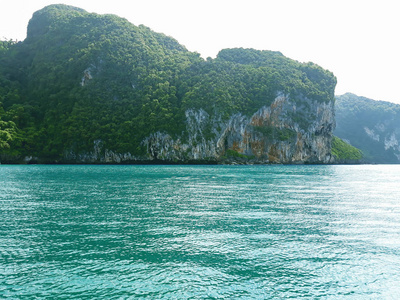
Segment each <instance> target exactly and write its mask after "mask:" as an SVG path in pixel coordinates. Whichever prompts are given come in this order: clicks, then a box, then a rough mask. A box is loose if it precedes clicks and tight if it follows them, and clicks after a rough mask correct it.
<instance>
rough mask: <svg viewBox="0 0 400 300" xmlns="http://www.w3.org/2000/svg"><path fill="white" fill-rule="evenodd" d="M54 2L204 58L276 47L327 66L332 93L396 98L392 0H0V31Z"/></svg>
mask: <svg viewBox="0 0 400 300" xmlns="http://www.w3.org/2000/svg"><path fill="white" fill-rule="evenodd" d="M53 3H64V4H69V5H73V6H77V7H81V8H83V9H85V10H87V11H88V12H95V13H100V14H104V13H111V14H116V15H118V16H121V17H124V18H126V19H128V20H129V21H130V22H132V23H133V24H135V25H140V24H144V25H146V26H148V27H150V28H151V29H153V30H154V31H157V32H162V33H164V34H166V35H169V36H172V37H174V38H175V39H177V40H178V42H180V43H181V44H183V45H185V46H186V48H188V50H190V51H196V52H199V53H200V54H201V55H202V57H204V58H206V57H208V56H210V57H215V56H216V55H217V53H218V51H219V50H221V49H224V48H233V47H243V48H255V49H259V50H275V51H280V52H282V53H283V54H284V55H285V56H287V57H290V58H292V59H295V60H298V61H301V62H307V61H312V62H314V63H316V64H318V65H320V66H322V67H323V68H326V69H328V70H330V71H332V72H333V73H334V74H335V75H336V77H337V78H338V85H337V87H336V94H337V95H341V94H344V93H346V92H352V93H355V94H357V95H359V96H365V97H368V98H371V99H375V100H385V101H391V102H395V103H399V104H400V92H399V87H400V58H399V55H400V34H399V33H400V8H399V6H400V2H398V1H397V0H376V1H369V0H245V1H244V0H242V1H236V0H168V1H167V0H130V1H129V0H113V1H101V0H60V1H51V0H0V38H1V39H4V38H7V39H14V40H15V39H17V40H23V39H24V38H25V37H26V27H27V24H28V21H29V19H30V18H31V16H32V14H33V13H34V12H35V11H37V10H39V9H41V8H43V7H44V6H46V5H49V4H53Z"/></svg>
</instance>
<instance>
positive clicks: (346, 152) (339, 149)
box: [332, 136, 363, 162]
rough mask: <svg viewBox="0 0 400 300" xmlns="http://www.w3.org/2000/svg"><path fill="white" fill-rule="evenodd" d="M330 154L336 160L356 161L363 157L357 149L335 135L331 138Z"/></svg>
mask: <svg viewBox="0 0 400 300" xmlns="http://www.w3.org/2000/svg"><path fill="white" fill-rule="evenodd" d="M332 155H333V156H335V158H336V160H337V161H338V162H356V161H360V160H361V159H362V158H363V154H362V152H361V151H360V150H359V149H357V148H356V147H353V146H352V145H350V144H348V143H346V142H345V141H343V140H342V139H340V138H338V137H336V136H334V137H333V139H332Z"/></svg>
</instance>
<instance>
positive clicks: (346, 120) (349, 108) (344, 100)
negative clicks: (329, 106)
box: [334, 93, 400, 163]
mask: <svg viewBox="0 0 400 300" xmlns="http://www.w3.org/2000/svg"><path fill="white" fill-rule="evenodd" d="M334 133H335V135H337V136H338V137H340V138H341V139H344V140H346V141H348V142H349V143H350V144H351V145H353V146H355V147H357V148H359V149H360V150H362V152H363V154H364V159H365V161H367V162H371V163H399V162H400V147H399V146H400V105H398V104H394V103H390V102H385V101H375V100H372V99H368V98H365V97H359V96H356V95H354V94H350V93H348V94H345V95H342V96H338V97H337V99H336V130H335V132H334Z"/></svg>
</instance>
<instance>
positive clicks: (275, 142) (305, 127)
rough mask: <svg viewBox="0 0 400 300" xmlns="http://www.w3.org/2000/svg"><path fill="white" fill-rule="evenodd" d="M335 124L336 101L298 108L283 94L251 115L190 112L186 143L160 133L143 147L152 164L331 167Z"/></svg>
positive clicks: (307, 101)
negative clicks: (224, 117)
mask: <svg viewBox="0 0 400 300" xmlns="http://www.w3.org/2000/svg"><path fill="white" fill-rule="evenodd" d="M299 116H301V118H300V117H299ZM334 126H335V121H334V110H333V102H328V103H320V102H316V101H312V100H311V99H302V101H301V102H300V104H297V102H296V101H292V100H291V98H290V97H289V96H287V95H283V94H282V95H279V96H278V97H277V98H276V99H275V101H274V102H273V103H272V104H271V105H270V106H264V107H262V108H260V109H259V110H258V111H257V112H256V113H255V114H253V115H252V116H250V117H247V116H244V115H242V114H240V113H238V114H234V115H232V116H231V117H230V118H229V119H228V120H226V121H223V120H222V117H221V116H220V115H218V114H215V115H213V116H211V115H209V114H208V113H207V112H206V111H205V110H203V109H199V110H193V109H190V110H187V111H186V130H187V138H186V140H184V139H183V138H177V139H175V140H174V139H173V138H172V137H171V136H170V135H168V134H167V133H161V132H156V133H154V134H151V135H150V136H149V137H147V138H146V139H145V140H144V141H143V144H144V145H145V146H146V148H147V159H149V160H163V161H175V162H185V161H194V160H205V161H216V162H229V161H239V162H250V163H331V162H333V157H332V156H331V141H332V131H333V129H334Z"/></svg>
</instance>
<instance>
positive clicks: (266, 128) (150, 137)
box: [0, 5, 336, 163]
mask: <svg viewBox="0 0 400 300" xmlns="http://www.w3.org/2000/svg"><path fill="white" fill-rule="evenodd" d="M0 83H1V85H0V102H1V106H0V154H1V162H24V161H25V162H42V163H45V162H50V163H54V162H78V163H79V162H91V163H93V162H100V163H101V162H138V161H150V160H153V161H159V160H161V161H171V162H190V161H196V160H197V161H233V160H238V161H240V160H243V161H253V162H283V163H308V162H310V163H313V162H324V163H325V162H333V161H334V158H333V156H332V155H331V142H332V130H333V128H334V113H333V105H334V101H335V100H334V88H335V85H336V78H335V76H334V75H333V74H332V73H331V72H329V71H327V70H324V69H322V68H321V67H319V66H317V65H315V64H313V63H305V64H304V63H299V62H297V61H294V60H291V59H289V58H286V57H285V56H283V55H282V54H281V53H279V52H272V51H258V50H253V49H242V48H237V49H224V50H222V51H221V52H220V53H219V54H218V56H217V58H215V59H211V58H208V59H206V60H204V59H202V58H201V57H200V55H199V54H198V53H193V52H190V51H188V50H187V49H186V48H185V47H184V46H182V45H180V44H179V43H178V42H177V41H176V40H175V39H173V38H171V37H168V36H165V35H164V34H160V33H156V32H153V31H152V30H151V29H149V28H147V27H145V26H143V25H140V26H135V25H133V24H131V23H129V22H128V21H127V20H125V19H123V18H120V17H117V16H115V15H98V14H92V13H88V12H86V11H84V10H82V9H79V8H75V7H71V6H65V5H51V6H47V7H45V8H44V9H42V10H40V11H37V12H36V13H35V14H34V15H33V17H32V19H31V20H30V22H29V25H28V30H27V38H26V39H25V40H24V41H23V42H18V43H15V42H13V41H2V42H1V43H0Z"/></svg>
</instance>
